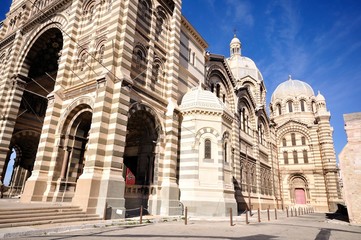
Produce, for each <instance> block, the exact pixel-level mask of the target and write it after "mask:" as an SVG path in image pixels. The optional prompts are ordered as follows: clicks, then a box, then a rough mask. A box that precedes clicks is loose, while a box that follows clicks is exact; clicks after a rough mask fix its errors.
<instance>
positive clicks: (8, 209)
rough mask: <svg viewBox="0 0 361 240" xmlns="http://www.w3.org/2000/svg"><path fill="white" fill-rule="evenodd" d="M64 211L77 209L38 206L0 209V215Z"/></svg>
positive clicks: (71, 207)
mask: <svg viewBox="0 0 361 240" xmlns="http://www.w3.org/2000/svg"><path fill="white" fill-rule="evenodd" d="M65 209H79V207H77V206H44V207H42V206H39V207H24V208H0V214H1V213H4V212H12V213H17V212H28V211H49V210H65Z"/></svg>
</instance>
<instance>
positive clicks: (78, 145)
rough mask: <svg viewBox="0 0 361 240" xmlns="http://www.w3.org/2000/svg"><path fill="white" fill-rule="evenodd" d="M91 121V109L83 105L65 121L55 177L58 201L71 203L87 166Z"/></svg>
mask: <svg viewBox="0 0 361 240" xmlns="http://www.w3.org/2000/svg"><path fill="white" fill-rule="evenodd" d="M91 119H92V111H91V109H90V107H89V106H88V105H86V104H81V105H79V106H78V107H77V108H75V109H74V110H73V111H72V112H71V113H70V114H69V115H68V117H67V119H66V121H65V124H64V127H63V131H62V135H61V143H60V145H59V150H58V158H57V159H58V160H57V166H58V167H57V168H56V169H55V172H54V176H53V180H54V181H57V193H56V194H55V195H56V199H57V201H61V202H70V201H71V200H72V198H73V196H74V193H75V189H76V183H77V181H78V179H79V177H80V175H81V174H82V173H83V168H84V164H85V155H86V151H87V145H88V140H89V130H90V127H91Z"/></svg>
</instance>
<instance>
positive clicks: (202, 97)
mask: <svg viewBox="0 0 361 240" xmlns="http://www.w3.org/2000/svg"><path fill="white" fill-rule="evenodd" d="M179 107H180V109H181V110H182V111H184V110H187V109H190V108H192V109H194V108H200V109H203V110H211V111H223V109H224V104H223V103H222V101H221V100H220V99H219V98H217V96H216V95H215V94H214V93H212V92H210V91H207V90H203V89H201V88H200V87H195V88H192V89H191V90H190V91H188V92H187V93H186V94H184V96H183V98H182V103H181V105H180V106H179Z"/></svg>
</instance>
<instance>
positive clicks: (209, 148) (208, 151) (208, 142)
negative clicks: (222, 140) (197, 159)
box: [204, 139, 212, 159]
mask: <svg viewBox="0 0 361 240" xmlns="http://www.w3.org/2000/svg"><path fill="white" fill-rule="evenodd" d="M211 152H212V142H211V140H210V139H206V140H205V141H204V158H206V159H211V157H212V154H211Z"/></svg>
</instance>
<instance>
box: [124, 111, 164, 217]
mask: <svg viewBox="0 0 361 240" xmlns="http://www.w3.org/2000/svg"><path fill="white" fill-rule="evenodd" d="M157 139H158V133H157V132H156V128H155V118H154V116H152V115H151V114H150V113H149V112H147V111H145V110H138V111H136V112H134V113H133V114H132V115H131V116H130V118H129V120H128V126H127V137H126V146H125V152H124V170H123V174H124V179H125V182H126V187H125V194H124V195H125V208H126V209H127V212H126V217H127V216H128V217H129V216H134V215H137V214H139V208H140V206H143V208H144V209H145V210H147V208H148V200H149V194H150V193H151V192H152V184H153V183H154V158H155V157H154V156H155V155H154V149H155V146H156V142H157Z"/></svg>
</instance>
